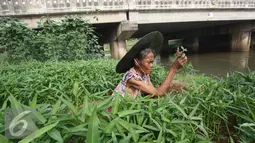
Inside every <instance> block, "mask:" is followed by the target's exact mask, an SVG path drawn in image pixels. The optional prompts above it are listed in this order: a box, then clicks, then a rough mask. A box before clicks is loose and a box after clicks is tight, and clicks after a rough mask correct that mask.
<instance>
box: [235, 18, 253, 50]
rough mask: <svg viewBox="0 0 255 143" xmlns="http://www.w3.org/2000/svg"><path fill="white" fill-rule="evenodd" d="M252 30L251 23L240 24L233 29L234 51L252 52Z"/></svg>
mask: <svg viewBox="0 0 255 143" xmlns="http://www.w3.org/2000/svg"><path fill="white" fill-rule="evenodd" d="M252 29H253V25H252V24H251V23H242V24H238V25H235V26H234V27H233V28H232V30H231V31H232V45H231V46H232V47H231V50H232V51H249V50H250V44H251V33H252V31H251V30H252Z"/></svg>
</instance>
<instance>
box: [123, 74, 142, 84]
mask: <svg viewBox="0 0 255 143" xmlns="http://www.w3.org/2000/svg"><path fill="white" fill-rule="evenodd" d="M132 77H133V78H134V79H135V80H140V81H141V80H142V78H141V77H139V75H137V74H136V73H133V72H127V73H126V74H125V75H124V77H123V82H125V83H126V82H127V81H128V80H129V79H131V78H132Z"/></svg>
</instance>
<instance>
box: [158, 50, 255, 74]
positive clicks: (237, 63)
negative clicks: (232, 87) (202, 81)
mask: <svg viewBox="0 0 255 143" xmlns="http://www.w3.org/2000/svg"><path fill="white" fill-rule="evenodd" d="M188 59H189V61H190V62H191V63H192V65H193V67H194V69H196V70H198V72H199V73H202V74H205V75H217V76H225V75H226V74H227V73H228V72H230V71H239V72H243V73H248V72H249V70H251V71H254V70H255V51H250V52H222V53H204V54H191V55H188ZM172 60H173V56H172V55H170V57H169V58H166V59H160V58H159V59H158V60H157V61H158V62H160V63H162V65H164V66H165V67H166V68H167V69H168V68H169V67H170V66H171V63H172Z"/></svg>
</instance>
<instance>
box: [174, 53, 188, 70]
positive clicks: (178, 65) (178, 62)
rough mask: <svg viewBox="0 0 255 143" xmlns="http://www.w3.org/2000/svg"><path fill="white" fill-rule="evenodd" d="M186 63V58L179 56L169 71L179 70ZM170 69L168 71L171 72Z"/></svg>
mask: <svg viewBox="0 0 255 143" xmlns="http://www.w3.org/2000/svg"><path fill="white" fill-rule="evenodd" d="M187 61H188V59H187V57H186V56H181V57H180V58H178V59H176V60H175V61H174V62H173V64H172V66H171V69H173V70H179V69H180V68H182V66H183V65H184V64H185V63H186V62H187ZM171 69H170V70H171Z"/></svg>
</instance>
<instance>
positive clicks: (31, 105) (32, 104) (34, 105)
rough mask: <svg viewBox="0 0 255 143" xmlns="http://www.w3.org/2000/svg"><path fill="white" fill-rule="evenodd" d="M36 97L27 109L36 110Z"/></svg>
mask: <svg viewBox="0 0 255 143" xmlns="http://www.w3.org/2000/svg"><path fill="white" fill-rule="evenodd" d="M36 102H37V95H35V96H34V97H33V100H32V101H31V102H30V104H29V107H31V108H36Z"/></svg>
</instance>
